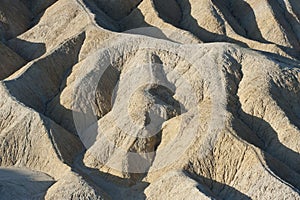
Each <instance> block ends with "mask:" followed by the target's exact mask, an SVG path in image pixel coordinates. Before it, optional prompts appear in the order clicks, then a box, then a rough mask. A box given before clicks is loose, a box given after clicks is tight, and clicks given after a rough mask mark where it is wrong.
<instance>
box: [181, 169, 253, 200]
mask: <svg viewBox="0 0 300 200" xmlns="http://www.w3.org/2000/svg"><path fill="white" fill-rule="evenodd" d="M184 173H185V174H186V175H187V176H188V177H190V178H192V179H193V180H195V181H197V182H198V183H199V185H198V186H197V188H198V190H199V191H200V192H202V193H204V194H205V195H207V196H209V197H212V198H216V199H219V198H220V199H241V200H251V198H250V197H249V196H247V195H246V194H243V193H242V192H240V191H238V190H237V189H235V188H234V187H231V186H229V185H226V184H224V183H220V182H218V181H215V180H212V179H208V178H206V177H204V176H199V175H195V174H194V173H192V172H189V171H184Z"/></svg>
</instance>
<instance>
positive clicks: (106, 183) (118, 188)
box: [72, 152, 149, 200]
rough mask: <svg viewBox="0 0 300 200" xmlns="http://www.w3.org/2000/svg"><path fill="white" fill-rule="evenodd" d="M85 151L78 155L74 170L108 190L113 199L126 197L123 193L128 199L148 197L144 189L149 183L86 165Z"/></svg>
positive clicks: (92, 182) (91, 182)
mask: <svg viewBox="0 0 300 200" xmlns="http://www.w3.org/2000/svg"><path fill="white" fill-rule="evenodd" d="M84 153H85V152H83V153H81V154H80V155H78V157H77V158H76V160H75V161H74V165H73V166H72V170H73V171H74V172H76V173H78V174H79V175H81V176H82V177H84V179H85V180H86V181H87V182H89V183H90V184H91V185H96V186H98V187H100V188H101V189H103V190H104V191H105V192H107V194H108V195H110V196H111V197H112V199H120V198H121V197H122V198H125V197H124V196H123V195H124V193H126V194H127V195H130V196H127V197H126V198H127V199H138V200H143V199H146V195H145V193H144V190H145V188H146V187H148V185H149V183H147V182H144V181H133V180H131V179H125V178H120V177H117V176H114V175H111V174H109V173H104V172H101V171H99V170H98V169H94V168H90V167H87V166H85V164H84V162H83V156H84Z"/></svg>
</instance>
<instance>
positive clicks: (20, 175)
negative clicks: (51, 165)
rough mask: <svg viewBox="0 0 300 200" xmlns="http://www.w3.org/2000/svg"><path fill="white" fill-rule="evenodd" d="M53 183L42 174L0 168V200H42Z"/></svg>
mask: <svg viewBox="0 0 300 200" xmlns="http://www.w3.org/2000/svg"><path fill="white" fill-rule="evenodd" d="M54 183H55V181H54V180H52V178H50V177H49V176H47V175H46V174H43V173H36V172H34V171H29V170H20V169H19V168H15V169H14V168H0V193H1V196H0V200H13V199H32V198H34V199H43V198H44V197H45V195H46V192H47V190H48V188H50V187H51V185H52V184H54Z"/></svg>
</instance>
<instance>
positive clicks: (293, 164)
mask: <svg viewBox="0 0 300 200" xmlns="http://www.w3.org/2000/svg"><path fill="white" fill-rule="evenodd" d="M233 60H234V59H233ZM233 65H234V66H236V67H237V69H239V73H240V77H242V76H243V75H242V72H241V67H242V66H241V64H240V63H238V62H237V61H236V60H234V61H233ZM227 76H230V77H228V80H231V81H232V82H229V83H228V87H229V88H230V89H229V92H230V93H231V95H230V99H229V102H230V103H229V105H228V109H229V110H230V111H231V112H232V113H233V115H234V116H235V117H234V120H233V121H232V126H233V129H234V130H236V133H237V134H238V136H239V137H240V138H242V139H243V140H245V141H247V142H248V143H250V144H253V145H254V146H256V147H258V148H260V149H261V150H263V152H264V156H265V160H266V162H267V165H268V167H269V169H270V170H272V172H274V173H275V174H276V175H277V176H278V177H280V178H281V179H282V180H284V181H286V182H287V183H289V184H291V185H292V186H293V187H294V188H293V187H292V188H293V189H295V188H297V189H298V190H299V189H300V169H299V166H300V154H299V153H298V152H295V151H293V150H292V149H290V148H288V147H286V146H285V145H284V144H282V143H281V142H280V140H279V138H278V134H277V132H276V131H275V130H274V129H273V128H272V126H271V125H270V124H269V123H268V122H267V121H265V120H264V119H261V118H258V117H256V116H253V115H250V114H248V113H246V112H244V110H243V109H242V105H241V102H240V100H239V96H238V95H237V92H238V88H239V84H240V81H241V80H242V78H241V79H240V80H238V78H236V76H234V75H227ZM241 122H242V124H244V125H245V126H244V125H242V127H241ZM250 134H251V135H250ZM295 191H296V190H295Z"/></svg>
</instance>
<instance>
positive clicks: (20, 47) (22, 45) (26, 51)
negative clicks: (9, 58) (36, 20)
mask: <svg viewBox="0 0 300 200" xmlns="http://www.w3.org/2000/svg"><path fill="white" fill-rule="evenodd" d="M8 46H9V47H10V48H11V49H12V50H13V51H15V52H16V53H17V54H18V55H20V56H21V57H22V58H23V59H25V60H26V61H28V62H29V61H31V60H34V59H36V58H38V57H40V56H42V55H43V54H44V53H45V52H46V46H45V44H44V43H34V42H30V41H26V40H22V39H19V38H14V39H11V40H9V41H8Z"/></svg>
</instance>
